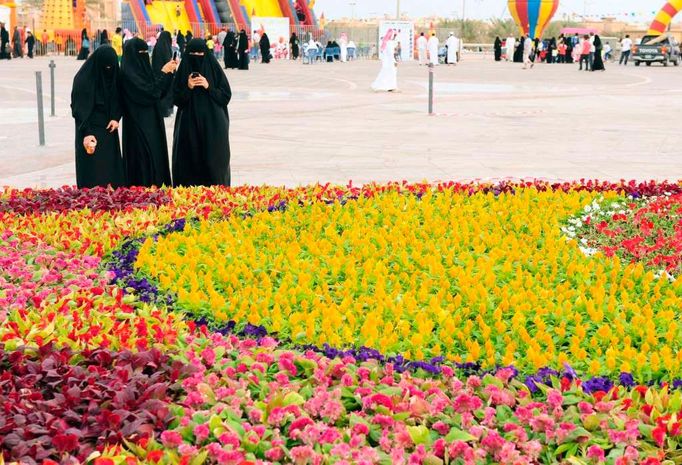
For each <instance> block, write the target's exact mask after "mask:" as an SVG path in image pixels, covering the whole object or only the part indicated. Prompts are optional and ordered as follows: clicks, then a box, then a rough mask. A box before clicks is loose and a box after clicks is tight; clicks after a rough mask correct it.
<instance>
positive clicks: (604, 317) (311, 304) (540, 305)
mask: <svg viewBox="0 0 682 465" xmlns="http://www.w3.org/2000/svg"><path fill="white" fill-rule="evenodd" d="M597 195H598V194H594V193H587V192H571V193H563V192H538V191H536V190H535V189H532V188H528V189H519V190H517V192H516V194H513V195H511V194H503V195H500V196H498V197H496V196H493V195H492V194H474V195H472V196H468V195H464V194H458V193H454V192H452V191H448V190H445V191H444V192H440V193H429V194H426V195H425V196H423V197H422V198H421V199H418V198H417V197H416V196H413V195H402V194H398V193H395V192H388V193H381V194H377V195H376V196H374V197H371V198H360V199H358V200H355V201H350V202H348V203H347V204H346V205H341V204H334V205H325V204H323V203H314V204H312V205H305V206H299V205H297V204H292V205H289V207H288V208H287V210H286V211H285V212H274V213H268V212H261V213H256V214H255V215H254V216H252V217H246V218H243V217H241V216H237V215H235V216H232V217H231V218H229V219H226V220H225V221H221V222H211V221H205V222H202V223H200V224H199V225H198V226H196V227H192V226H188V227H187V229H186V230H185V231H184V232H181V233H173V234H170V235H167V236H165V237H161V238H159V239H158V242H154V241H153V240H148V241H147V242H146V243H145V244H144V246H143V247H142V250H141V251H140V255H139V258H138V262H137V267H138V268H139V269H140V270H141V271H143V272H144V273H147V274H149V275H151V276H152V277H154V278H155V279H157V280H158V282H159V283H160V285H161V288H162V289H165V290H167V291H171V292H173V293H174V294H176V295H177V305H178V306H179V307H180V308H182V309H185V310H187V311H188V312H190V313H192V314H194V315H196V316H197V317H199V316H207V317H210V318H212V319H213V320H215V321H218V322H221V321H228V320H235V321H236V322H237V323H246V322H250V323H252V324H257V325H263V326H265V327H266V328H267V329H268V330H269V331H273V332H277V333H278V334H279V335H280V336H281V337H284V338H290V339H291V340H292V341H293V342H294V343H301V344H303V343H311V344H317V345H321V344H324V343H328V344H330V345H332V346H335V347H345V346H351V345H353V346H360V345H365V346H369V347H373V348H376V349H378V350H380V351H381V352H383V353H385V354H389V355H391V354H398V353H400V354H403V355H404V356H405V357H406V358H410V359H420V360H421V359H428V358H431V357H434V356H440V355H442V356H445V357H446V358H447V359H450V360H454V361H480V362H482V363H483V364H484V366H487V367H490V366H494V365H508V364H514V365H516V366H517V367H519V368H520V369H522V370H525V371H527V372H531V371H535V370H536V369H538V368H540V367H543V366H551V367H562V365H563V363H569V364H570V365H571V366H573V367H574V368H575V369H577V370H581V371H582V372H583V373H587V374H590V375H600V374H603V375H607V374H608V375H614V374H618V373H620V372H621V371H631V372H633V373H634V374H635V375H636V377H641V378H644V379H647V378H651V377H655V378H659V377H669V376H668V375H669V374H671V373H679V370H680V361H681V360H682V356H680V355H679V354H680V353H679V348H680V344H681V339H680V328H679V326H680V325H679V323H678V316H677V309H678V308H681V306H682V281H681V280H679V279H678V280H677V281H676V282H673V283H671V282H669V281H667V280H664V279H660V280H659V279H655V278H654V275H653V273H651V272H645V271H644V269H643V267H642V266H641V265H631V264H623V263H621V262H620V261H619V260H618V259H617V258H607V257H604V256H602V255H601V254H597V255H596V256H593V257H586V256H585V255H583V254H582V253H581V251H580V249H579V248H578V246H577V244H576V243H575V242H572V241H568V240H566V238H564V237H563V236H562V233H561V230H560V227H561V225H562V221H564V220H565V219H566V218H567V217H569V216H571V215H573V214H575V213H576V212H578V211H579V210H580V209H581V208H582V207H583V206H585V205H587V204H588V203H590V202H591V201H592V200H594V199H595V198H596V196H597Z"/></svg>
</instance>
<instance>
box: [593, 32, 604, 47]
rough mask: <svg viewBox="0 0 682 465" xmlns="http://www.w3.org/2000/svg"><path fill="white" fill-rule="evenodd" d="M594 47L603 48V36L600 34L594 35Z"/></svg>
mask: <svg viewBox="0 0 682 465" xmlns="http://www.w3.org/2000/svg"><path fill="white" fill-rule="evenodd" d="M594 48H595V49H597V50H601V49H602V43H601V38H600V37H599V35H595V36H594Z"/></svg>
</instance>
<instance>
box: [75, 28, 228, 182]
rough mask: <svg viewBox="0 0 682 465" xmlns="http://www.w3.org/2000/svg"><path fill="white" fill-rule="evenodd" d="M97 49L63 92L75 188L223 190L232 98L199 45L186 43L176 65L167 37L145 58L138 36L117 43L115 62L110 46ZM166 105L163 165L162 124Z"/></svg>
mask: <svg viewBox="0 0 682 465" xmlns="http://www.w3.org/2000/svg"><path fill="white" fill-rule="evenodd" d="M105 37H106V38H107V39H108V36H105ZM99 42H100V44H99V46H98V47H97V48H96V49H95V51H94V52H93V53H91V54H90V55H89V56H88V57H87V59H86V61H85V63H84V64H83V66H82V67H81V68H80V70H79V71H78V73H77V74H76V76H75V78H74V81H73V90H72V92H71V109H72V115H73V118H74V120H75V125H76V141H75V145H76V147H75V148H76V179H77V184H78V187H79V188H85V187H95V186H108V185H111V186H113V187H121V186H162V185H166V186H170V185H173V186H196V185H201V186H210V185H226V186H229V185H230V181H231V179H230V144H229V116H228V111H227V105H228V103H229V102H230V99H231V96H232V92H231V90H230V85H229V83H228V81H227V77H226V76H225V73H224V72H223V70H222V68H221V66H220V64H219V63H218V61H217V59H216V57H215V55H214V54H213V53H211V51H210V50H209V48H208V45H207V41H206V40H204V39H196V38H192V39H190V40H189V41H188V42H187V43H186V44H185V46H184V47H183V54H182V60H181V61H178V59H177V57H176V56H175V53H177V52H174V51H173V39H172V36H171V34H170V33H169V32H167V31H162V32H161V33H160V34H159V36H158V37H157V38H156V41H155V45H154V48H153V50H152V52H151V57H150V46H149V44H148V43H147V41H145V40H143V39H141V38H138V37H132V38H130V39H128V40H126V41H125V43H124V44H123V50H122V55H119V53H118V51H117V50H116V49H115V48H114V46H113V41H112V43H109V42H108V41H103V40H102V37H101V36H100V40H99ZM119 63H120V64H119ZM174 106H175V107H177V113H176V115H175V125H174V128H175V129H174V133H173V144H172V147H173V149H172V163H169V157H168V148H167V147H168V146H167V138H166V129H165V124H164V117H168V116H170V115H172V113H173V107H174ZM119 122H120V124H121V128H120V129H121V132H122V137H121V139H119ZM120 140H122V144H121V143H120Z"/></svg>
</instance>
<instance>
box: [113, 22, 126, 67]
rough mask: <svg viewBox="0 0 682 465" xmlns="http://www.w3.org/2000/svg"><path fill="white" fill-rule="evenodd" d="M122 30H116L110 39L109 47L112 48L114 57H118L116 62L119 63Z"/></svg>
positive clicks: (121, 49)
mask: <svg viewBox="0 0 682 465" xmlns="http://www.w3.org/2000/svg"><path fill="white" fill-rule="evenodd" d="M122 32H123V30H122V29H121V28H120V27H117V28H116V32H115V33H114V35H113V36H112V37H111V46H112V47H113V48H114V51H115V52H116V55H118V62H119V63H120V62H121V58H122V57H123V34H122Z"/></svg>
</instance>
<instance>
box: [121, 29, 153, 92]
mask: <svg viewBox="0 0 682 465" xmlns="http://www.w3.org/2000/svg"><path fill="white" fill-rule="evenodd" d="M121 91H122V92H123V94H124V95H125V96H126V97H127V98H129V99H131V100H132V101H138V102H144V101H147V100H148V99H149V97H150V96H155V97H158V96H156V95H155V93H157V92H158V91H157V89H156V86H155V85H154V73H153V72H152V65H151V64H150V63H149V46H148V45H147V42H145V41H144V40H142V39H140V38H139V37H134V38H132V39H130V40H128V41H127V42H126V43H125V45H124V47H123V59H122V60H121Z"/></svg>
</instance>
